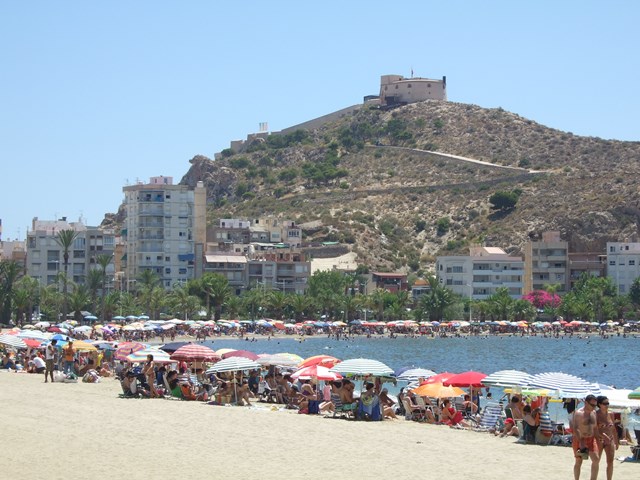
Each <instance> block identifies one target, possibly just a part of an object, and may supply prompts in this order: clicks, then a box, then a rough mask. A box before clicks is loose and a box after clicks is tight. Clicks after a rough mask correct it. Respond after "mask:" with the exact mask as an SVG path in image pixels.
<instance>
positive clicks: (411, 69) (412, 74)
mask: <svg viewBox="0 0 640 480" xmlns="http://www.w3.org/2000/svg"><path fill="white" fill-rule="evenodd" d="M411 78H413V67H411Z"/></svg>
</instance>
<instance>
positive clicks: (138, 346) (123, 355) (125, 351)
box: [113, 342, 147, 362]
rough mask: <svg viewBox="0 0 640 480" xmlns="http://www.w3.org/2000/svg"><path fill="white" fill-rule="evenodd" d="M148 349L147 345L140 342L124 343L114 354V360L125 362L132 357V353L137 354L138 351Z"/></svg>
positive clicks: (119, 345)
mask: <svg viewBox="0 0 640 480" xmlns="http://www.w3.org/2000/svg"><path fill="white" fill-rule="evenodd" d="M146 347H147V345H145V344H144V343H140V342H122V343H119V344H118V347H117V348H116V351H115V353H114V354H113V358H115V359H116V360H121V361H123V362H125V361H126V360H127V356H128V355H131V354H132V353H135V352H137V351H138V350H142V349H144V348H146Z"/></svg>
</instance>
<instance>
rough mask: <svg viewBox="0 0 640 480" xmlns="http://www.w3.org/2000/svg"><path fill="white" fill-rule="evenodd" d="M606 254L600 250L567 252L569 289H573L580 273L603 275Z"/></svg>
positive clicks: (605, 266) (604, 272) (604, 274)
mask: <svg viewBox="0 0 640 480" xmlns="http://www.w3.org/2000/svg"><path fill="white" fill-rule="evenodd" d="M606 271H607V256H606V255H604V254H603V253H602V252H575V253H572V252H569V275H568V277H569V290H573V288H574V287H575V286H576V283H577V282H578V280H579V279H580V277H581V276H582V275H585V274H586V275H589V276H591V277H604V276H606Z"/></svg>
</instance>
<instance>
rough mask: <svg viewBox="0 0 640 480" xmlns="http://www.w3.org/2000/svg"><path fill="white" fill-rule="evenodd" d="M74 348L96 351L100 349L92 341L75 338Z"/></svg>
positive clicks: (82, 350)
mask: <svg viewBox="0 0 640 480" xmlns="http://www.w3.org/2000/svg"><path fill="white" fill-rule="evenodd" d="M73 348H75V349H76V350H77V351H78V352H95V351H97V350H98V349H97V348H96V347H95V346H94V345H91V344H90V343H88V342H85V341H83V340H74V341H73Z"/></svg>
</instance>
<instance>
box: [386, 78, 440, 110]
mask: <svg viewBox="0 0 640 480" xmlns="http://www.w3.org/2000/svg"><path fill="white" fill-rule="evenodd" d="M446 99H447V77H442V80H434V79H430V78H405V77H403V76H402V75H382V76H381V77H380V105H383V106H385V105H395V104H405V103H415V102H422V101H424V100H446Z"/></svg>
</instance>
